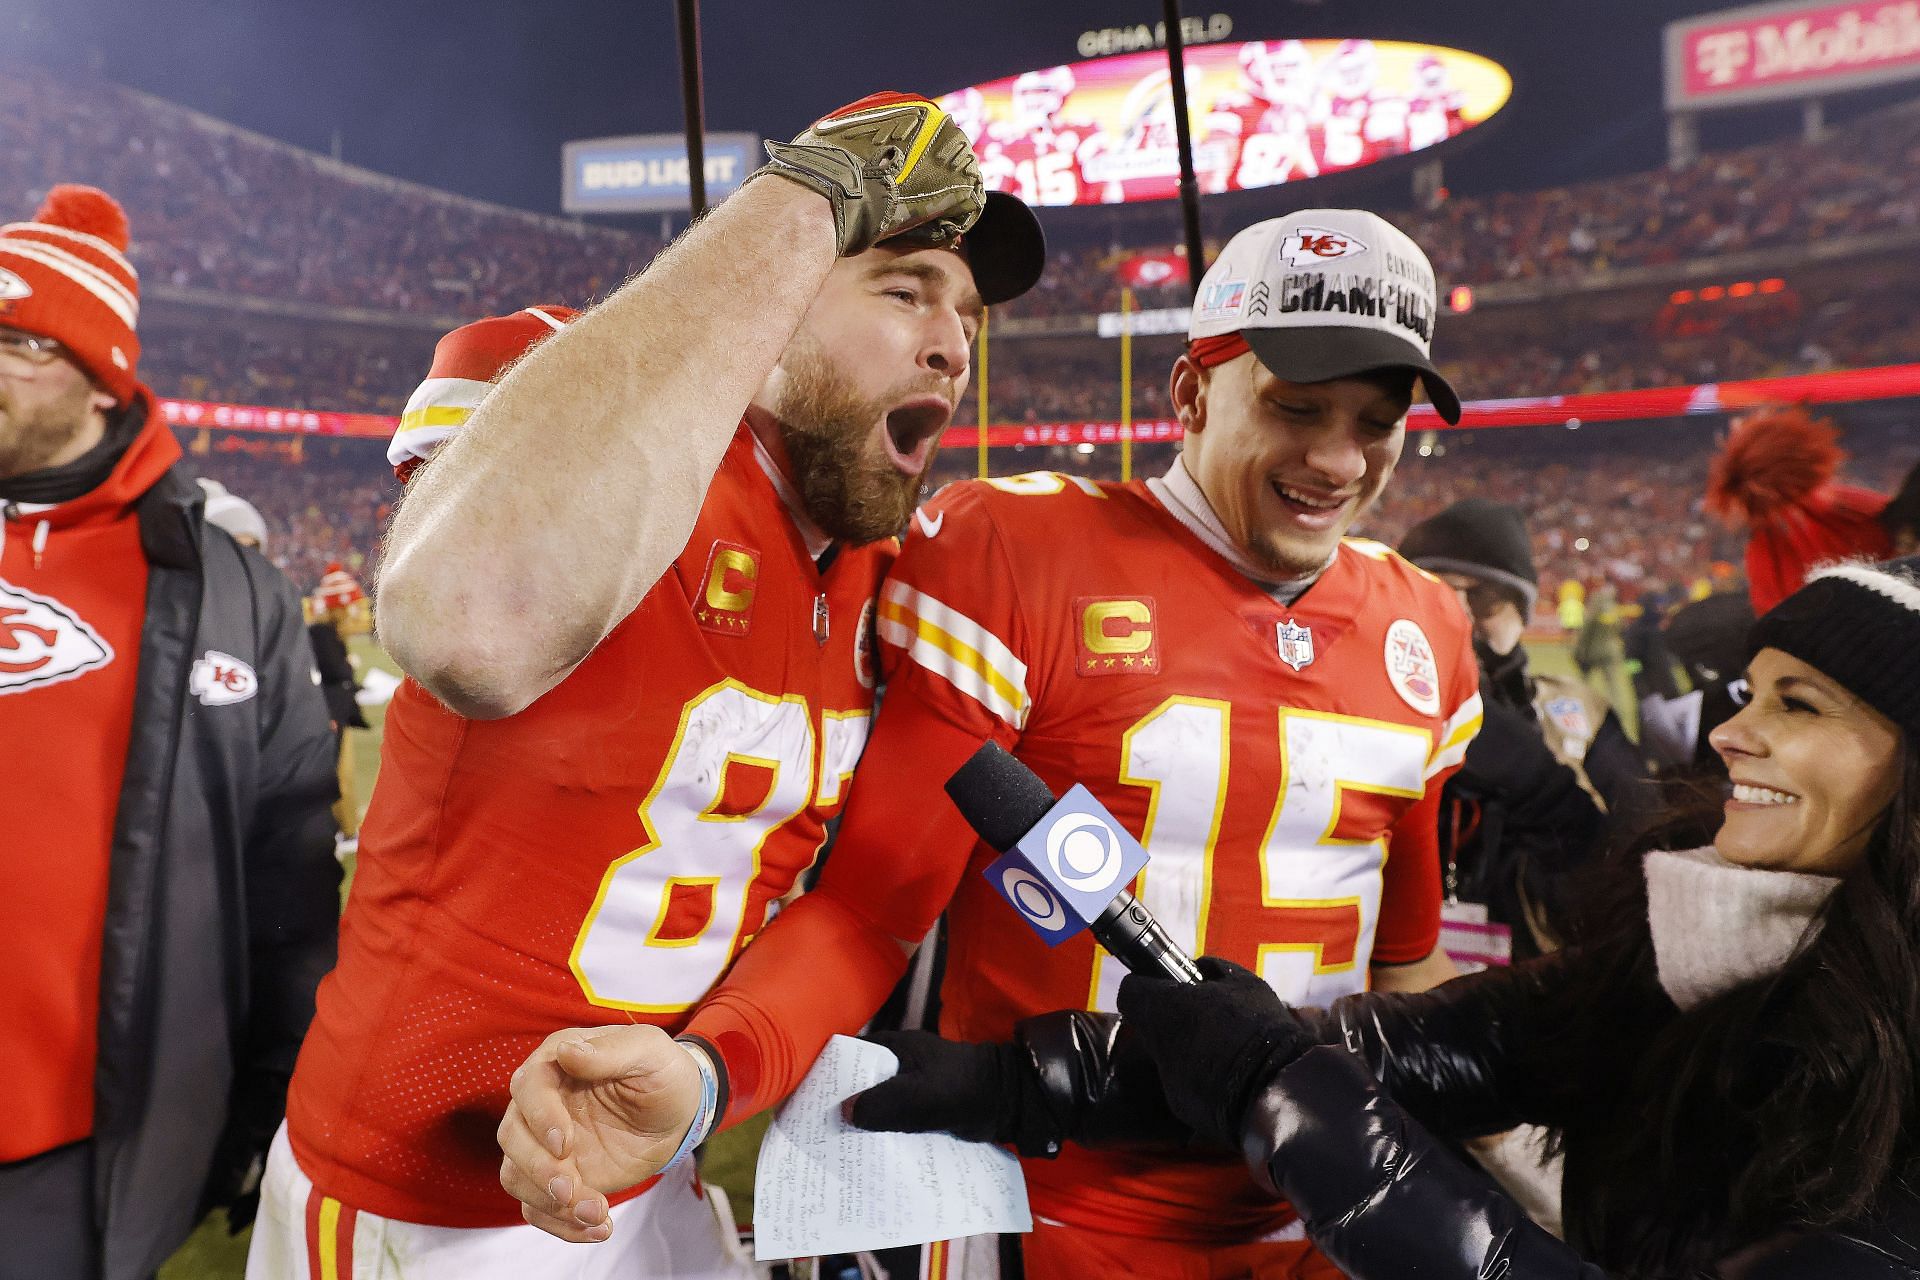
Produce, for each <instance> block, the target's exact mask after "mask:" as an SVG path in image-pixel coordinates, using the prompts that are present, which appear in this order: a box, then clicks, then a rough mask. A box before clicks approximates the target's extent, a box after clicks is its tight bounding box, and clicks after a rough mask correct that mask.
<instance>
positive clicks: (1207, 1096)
mask: <svg viewBox="0 0 1920 1280" xmlns="http://www.w3.org/2000/svg"><path fill="white" fill-rule="evenodd" d="M1200 972H1201V974H1202V975H1203V976H1204V977H1205V979H1206V981H1204V982H1202V983H1200V984H1198V985H1190V984H1187V983H1181V982H1169V981H1168V980H1167V979H1165V978H1155V977H1147V976H1144V975H1141V974H1129V975H1128V976H1127V978H1126V979H1125V980H1124V981H1123V982H1121V984H1120V1017H1121V1018H1122V1019H1123V1020H1124V1021H1125V1022H1126V1023H1127V1025H1128V1026H1130V1027H1132V1028H1133V1032H1134V1035H1135V1036H1136V1037H1137V1038H1138V1041H1139V1044H1140V1047H1141V1049H1143V1050H1144V1051H1145V1052H1146V1054H1147V1056H1149V1057H1150V1058H1152V1059H1153V1063H1154V1066H1155V1067H1156V1068H1157V1069H1158V1070H1159V1074H1160V1085H1161V1088H1162V1089H1164V1090H1165V1091H1166V1098H1167V1106H1168V1107H1169V1108H1171V1109H1172V1111H1173V1114H1174V1115H1176V1116H1178V1117H1179V1118H1180V1119H1181V1120H1183V1121H1185V1122H1186V1123H1187V1124H1189V1125H1191V1126H1193V1131H1194V1134H1195V1136H1196V1137H1197V1138H1199V1139H1200V1140H1201V1141H1203V1142H1206V1143H1209V1144H1211V1145H1213V1146H1217V1147H1222V1148H1226V1149H1228V1150H1234V1151H1237V1150H1239V1148H1240V1122H1241V1119H1242V1117H1243V1116H1245V1115H1246V1112H1247V1104H1248V1103H1249V1102H1251V1101H1252V1100H1253V1096H1254V1095H1255V1094H1256V1093H1258V1092H1259V1091H1260V1089H1261V1088H1262V1087H1263V1086H1264V1085H1265V1084H1266V1083H1267V1081H1269V1080H1271V1079H1272V1078H1273V1076H1274V1075H1275V1074H1277V1073H1278V1072H1280V1071H1281V1070H1283V1069H1284V1068H1285V1067H1286V1066H1287V1065H1288V1064H1289V1063H1291V1062H1293V1061H1294V1059H1296V1058H1298V1057H1299V1056H1300V1055H1301V1054H1303V1053H1305V1052H1306V1051H1307V1050H1308V1049H1310V1048H1312V1047H1313V1046H1314V1045H1315V1044H1317V1043H1319V1036H1318V1034H1317V1032H1316V1030H1315V1029H1314V1028H1313V1027H1312V1026H1311V1025H1309V1024H1308V1023H1307V1022H1306V1021H1305V1020H1303V1019H1301V1018H1300V1017H1299V1016H1297V1015H1296V1014H1295V1013H1294V1012H1293V1010H1292V1009H1290V1008H1288V1007H1287V1006H1286V1005H1285V1004H1283V1003H1282V1002H1281V1000H1280V997H1279V996H1277V995H1275V994H1274V991H1273V988H1272V987H1269V986H1268V985H1267V984H1266V983H1264V982H1262V981H1261V980H1260V979H1259V977H1257V976H1256V975H1255V974H1253V973H1251V972H1249V971H1248V970H1246V969H1243V968H1241V967H1240V966H1239V965H1237V964H1234V963H1233V962H1232V961H1230V960H1222V959H1220V958H1219V957H1217V956H1203V957H1202V958H1201V960H1200Z"/></svg>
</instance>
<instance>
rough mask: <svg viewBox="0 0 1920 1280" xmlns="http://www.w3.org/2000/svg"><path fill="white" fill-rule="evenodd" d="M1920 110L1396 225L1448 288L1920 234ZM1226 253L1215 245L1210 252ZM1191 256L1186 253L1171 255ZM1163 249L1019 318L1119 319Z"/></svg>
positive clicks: (1080, 255)
mask: <svg viewBox="0 0 1920 1280" xmlns="http://www.w3.org/2000/svg"><path fill="white" fill-rule="evenodd" d="M1916 159H1920V109H1917V108H1915V107H1914V106H1912V105H1908V106H1905V107H1901V108H1897V109H1894V110H1891V111H1887V112H1882V113H1878V114H1876V115H1873V116H1870V117H1868V118H1865V119H1862V120H1858V121H1854V122H1851V123H1849V124H1847V125H1844V126H1842V127H1839V128H1836V129H1834V130H1833V131H1832V132H1831V133H1830V134H1828V135H1827V136H1826V137H1824V138H1822V139H1821V140H1819V141H1817V142H1808V141H1804V140H1793V141H1774V142H1768V143H1765V144H1762V145H1759V146H1753V147H1747V148H1743V149H1740V150H1737V151H1725V152H1713V153H1709V154H1705V155H1702V156H1700V157H1699V158H1697V159H1695V160H1694V161H1693V162H1692V163H1690V164H1687V165H1685V166H1682V167H1680V168H1677V169H1657V170H1651V171H1648V172H1644V173H1635V174H1628V175H1625V176H1622V177H1615V178H1604V179H1596V180H1594V181H1592V182H1584V183H1579V184H1576V185H1572V186H1565V187H1551V188H1548V189H1546V190H1541V191H1520V192H1503V193H1501V194H1498V195H1492V196H1457V197H1454V198H1452V199H1448V200H1446V201H1444V202H1442V203H1441V204H1440V205H1439V206H1438V207H1436V208H1434V209H1432V210H1427V211H1421V210H1412V209H1403V210H1397V211H1395V212H1393V213H1391V214H1389V215H1388V216H1389V217H1390V218H1391V220H1392V221H1393V222H1394V223H1395V224H1396V225H1398V226H1399V227H1401V228H1402V229H1403V230H1405V231H1406V232H1407V234H1408V235H1410V236H1412V237H1413V238H1414V239H1415V240H1417V241H1418V242H1419V243H1421V244H1423V245H1425V246H1427V248H1428V255H1429V257H1430V258H1431V259H1432V261H1433V267H1434V272H1435V274H1436V275H1437V277H1438V279H1439V281H1440V285H1441V288H1442V290H1443V291H1444V290H1445V289H1446V288H1448V287H1449V286H1452V285H1458V284H1468V285H1484V284H1492V283H1496V282H1500V281H1509V280H1541V281H1545V280H1566V279H1572V278H1575V277H1580V276H1590V275H1595V274H1598V273H1602V272H1609V271H1619V270H1624V269H1626V268H1629V267H1652V266H1662V265H1668V264H1677V263H1681V262H1684V261H1686V260H1688V259H1694V258H1707V257H1715V256H1719V255H1725V254H1735V253H1744V252H1750V251H1755V250H1768V249H1779V250H1787V249H1804V248H1805V247H1806V246H1808V245H1812V244H1819V243H1823V242H1827V241H1832V240H1837V239H1842V238H1845V237H1849V236H1865V235H1872V234H1876V233H1888V232H1911V231H1914V230H1915V229H1916V228H1920V180H1917V179H1916V177H1915V174H1916V172H1920V170H1916V168H1915V160H1916ZM1218 250H1219V244H1218V242H1216V241H1209V244H1208V253H1209V256H1211V255H1212V254H1214V253H1217V252H1218ZM1172 251H1173V252H1179V251H1178V250H1172ZM1166 252H1169V246H1167V245H1165V244H1164V243H1160V244H1148V245H1143V246H1130V247H1128V248H1125V249H1121V248H1118V247H1106V248H1082V249H1079V250H1069V251H1067V252H1066V253H1064V254H1059V255H1056V259H1055V263H1054V267H1053V269H1052V270H1051V271H1050V272H1049V273H1048V277H1047V279H1045V280H1043V281H1042V282H1041V284H1040V285H1039V287H1037V288H1036V289H1035V290H1034V291H1033V292H1032V293H1031V294H1029V295H1027V296H1026V297H1024V298H1021V299H1019V300H1018V301H1016V302H1014V303H1011V304H1009V305H1008V307H1007V308H1006V311H1007V314H1008V315H1020V316H1055V315H1077V314H1084V313H1087V312H1103V311H1118V310H1119V309H1120V289H1121V281H1120V278H1119V275H1118V269H1119V268H1120V266H1121V265H1123V264H1124V263H1125V262H1126V261H1127V260H1128V259H1129V258H1132V257H1134V256H1136V255H1138V254H1142V253H1145V254H1164V253H1166ZM1186 301H1187V295H1186V289H1185V286H1184V285H1183V284H1180V283H1178V282H1170V283H1168V284H1163V285H1159V286H1156V287H1153V288H1148V289H1140V290H1136V296H1135V305H1136V306H1137V307H1141V308H1153V307H1177V306H1184V305H1185V304H1186Z"/></svg>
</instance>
